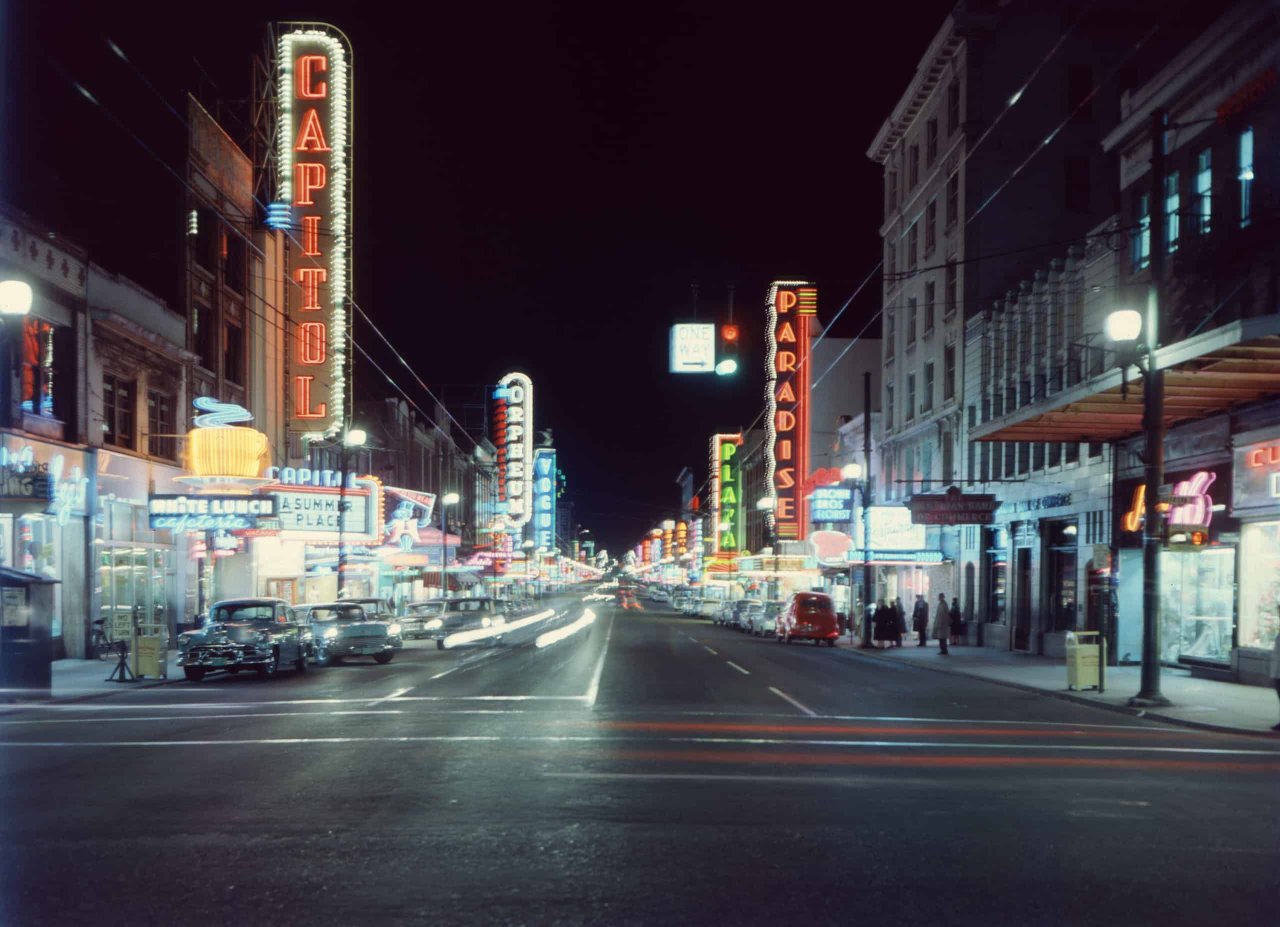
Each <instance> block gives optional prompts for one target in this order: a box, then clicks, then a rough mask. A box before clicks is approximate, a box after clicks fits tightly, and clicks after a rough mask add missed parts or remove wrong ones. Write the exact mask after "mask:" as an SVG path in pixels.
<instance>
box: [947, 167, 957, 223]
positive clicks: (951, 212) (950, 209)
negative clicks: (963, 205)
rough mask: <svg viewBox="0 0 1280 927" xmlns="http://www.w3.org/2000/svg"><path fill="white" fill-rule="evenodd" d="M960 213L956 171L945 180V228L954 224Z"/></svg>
mask: <svg viewBox="0 0 1280 927" xmlns="http://www.w3.org/2000/svg"><path fill="white" fill-rule="evenodd" d="M959 213H960V172H959V171H956V172H955V173H954V174H952V175H951V176H950V177H948V178H947V216H946V219H947V228H951V226H953V225H955V224H956V216H957V215H959Z"/></svg>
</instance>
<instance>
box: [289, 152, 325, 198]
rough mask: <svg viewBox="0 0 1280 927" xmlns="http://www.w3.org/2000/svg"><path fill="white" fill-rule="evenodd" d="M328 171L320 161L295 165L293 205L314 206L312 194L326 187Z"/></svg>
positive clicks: (301, 162) (302, 162)
mask: <svg viewBox="0 0 1280 927" xmlns="http://www.w3.org/2000/svg"><path fill="white" fill-rule="evenodd" d="M326 177H327V169H326V168H325V166H324V164H323V163H322V162H320V161H300V162H299V163H297V164H295V165H294V172H293V205H295V206H314V205H315V204H316V201H315V200H313V199H312V198H311V194H313V193H315V192H316V191H317V190H323V189H324V187H325V178H326Z"/></svg>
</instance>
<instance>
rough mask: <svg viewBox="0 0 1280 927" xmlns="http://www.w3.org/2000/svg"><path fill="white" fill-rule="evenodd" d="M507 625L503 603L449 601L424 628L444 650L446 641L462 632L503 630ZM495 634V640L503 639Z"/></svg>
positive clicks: (480, 600) (489, 600)
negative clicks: (452, 635)
mask: <svg viewBox="0 0 1280 927" xmlns="http://www.w3.org/2000/svg"><path fill="white" fill-rule="evenodd" d="M506 623H507V616H506V615H505V614H504V613H503V611H502V608H501V603H500V602H499V601H498V600H497V599H490V598H475V599H447V600H446V601H445V603H444V609H443V610H442V611H441V612H440V615H439V616H438V617H436V618H432V619H430V620H428V621H427V623H426V624H425V625H423V628H424V629H425V630H426V632H427V636H428V637H430V638H433V639H434V640H435V642H436V647H437V648H439V649H440V650H444V639H445V638H446V637H448V636H449V635H450V634H457V633H458V632H460V631H478V630H481V629H483V628H501V627H502V626H504V625H505V624H506ZM501 637H502V635H501V634H497V633H495V634H494V635H493V639H494V640H497V639H499V638H501Z"/></svg>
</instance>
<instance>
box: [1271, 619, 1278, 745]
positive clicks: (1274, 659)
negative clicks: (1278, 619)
mask: <svg viewBox="0 0 1280 927" xmlns="http://www.w3.org/2000/svg"><path fill="white" fill-rule="evenodd" d="M1276 612H1277V614H1280V603H1277V604H1276ZM1271 681H1272V682H1273V683H1275V686H1276V695H1278V696H1280V634H1277V635H1276V642H1275V644H1274V645H1273V646H1272V648H1271ZM1271 730H1273V731H1280V724H1277V725H1275V726H1274V727H1272V728H1271Z"/></svg>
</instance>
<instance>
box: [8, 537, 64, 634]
mask: <svg viewBox="0 0 1280 927" xmlns="http://www.w3.org/2000/svg"><path fill="white" fill-rule="evenodd" d="M61 551H62V526H61V525H59V524H58V520H57V519H56V518H54V517H52V516H50V515H23V516H21V517H20V518H18V520H17V526H16V538H15V543H14V556H13V560H14V566H16V567H17V568H18V569H19V570H24V571H26V572H27V573H35V574H36V575H37V576H43V577H45V578H46V579H59V580H60V579H62V575H61V564H60V563H59V555H60V553H61ZM53 599H54V602H53V629H52V634H53V636H54V637H59V636H61V634H62V584H61V583H58V584H56V585H55V586H54V589H53Z"/></svg>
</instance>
